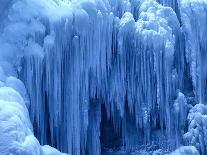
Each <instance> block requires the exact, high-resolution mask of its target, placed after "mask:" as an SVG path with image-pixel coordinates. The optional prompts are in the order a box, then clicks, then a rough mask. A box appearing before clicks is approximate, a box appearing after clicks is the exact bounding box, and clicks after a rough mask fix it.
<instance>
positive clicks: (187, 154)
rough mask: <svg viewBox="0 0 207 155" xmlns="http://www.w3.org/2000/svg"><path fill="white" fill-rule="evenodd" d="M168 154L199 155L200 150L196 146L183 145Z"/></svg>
mask: <svg viewBox="0 0 207 155" xmlns="http://www.w3.org/2000/svg"><path fill="white" fill-rule="evenodd" d="M168 155H199V152H198V150H197V149H196V148H195V147H194V146H183V147H180V148H178V149H177V150H175V151H174V152H172V153H170V154H168Z"/></svg>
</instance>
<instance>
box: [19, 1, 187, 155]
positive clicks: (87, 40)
mask: <svg viewBox="0 0 207 155" xmlns="http://www.w3.org/2000/svg"><path fill="white" fill-rule="evenodd" d="M120 2H122V1H120ZM117 3H118V2H117V1H116V2H115V4H117ZM128 4H130V3H129V2H128ZM102 5H103V4H102ZM102 5H100V4H99V3H98V2H97V3H92V2H82V3H81V4H80V7H81V9H79V10H74V11H73V13H71V14H70V15H68V16H67V17H65V18H63V19H62V20H61V21H58V22H57V23H55V24H53V25H52V26H49V27H47V28H46V31H47V33H48V35H47V36H46V37H45V39H44V44H43V50H44V52H45V56H44V58H43V59H42V54H38V57H37V56H36V55H33V54H30V55H27V56H25V57H24V59H23V60H22V66H23V67H24V68H23V70H22V74H21V75H22V80H23V81H24V82H25V85H27V87H28V91H29V94H30V96H31V98H30V99H31V105H32V106H31V108H30V111H31V119H32V122H33V124H34V126H35V133H36V134H37V136H38V137H39V139H40V142H41V143H49V144H51V145H53V146H57V148H58V149H60V150H63V151H66V152H68V153H70V154H85V153H86V154H87V153H88V154H92V155H93V154H94V155H95V154H99V153H100V147H101V146H100V145H101V144H100V141H99V136H100V129H99V126H100V123H101V104H105V107H106V111H107V114H108V117H111V118H113V124H114V126H115V128H116V129H117V130H119V129H120V128H121V129H122V137H123V142H122V143H123V145H125V146H126V148H128V149H130V148H131V147H133V146H134V144H136V143H137V140H136V139H140V142H141V141H143V142H144V143H143V142H142V144H149V143H150V142H151V141H152V139H153V138H152V135H153V134H154V133H153V132H154V130H156V128H157V126H160V130H161V133H162V135H163V136H164V135H168V137H167V139H160V140H161V141H166V140H169V142H166V145H165V146H168V145H167V144H168V143H171V142H170V139H171V138H172V137H170V135H172V134H171V133H172V132H173V131H170V129H171V126H172V125H173V122H172V121H173V120H171V116H170V113H171V112H170V110H171V109H170V106H172V100H173V98H174V97H175V96H176V89H178V88H179V84H178V77H177V70H178V72H181V73H180V74H179V75H181V74H183V73H182V72H183V71H181V70H179V69H180V68H177V70H176V69H174V68H173V62H174V55H175V53H174V51H175V50H174V49H175V48H176V46H175V42H176V41H177V39H179V33H180V32H179V22H178V20H177V17H176V14H175V13H174V12H173V10H172V9H171V8H166V7H163V6H161V5H159V4H158V3H156V2H155V1H153V0H150V1H145V2H142V4H141V6H139V19H138V20H137V21H135V20H134V17H133V15H132V14H131V13H130V12H128V11H131V10H130V7H129V9H124V10H125V11H126V12H125V13H122V14H123V16H122V15H121V16H122V18H121V19H119V18H118V17H117V16H116V13H117V10H116V9H115V10H112V11H115V12H114V14H113V13H111V12H110V11H108V10H107V9H105V8H104V6H102ZM113 5H114V4H113ZM112 9H113V8H112ZM124 10H122V11H124ZM119 11H120V10H119ZM119 13H120V12H119ZM82 25H84V27H83V26H82ZM60 27H62V29H59V28H60ZM62 34H66V35H64V36H63V35H62ZM40 39H41V38H40ZM37 42H41V41H37ZM94 42H95V44H94ZM28 46H30V45H28ZM33 46H34V45H33ZM29 49H30V47H29ZM35 49H39V48H35ZM178 50H179V49H178ZM40 51H41V49H40ZM40 51H39V52H40ZM26 53H29V52H26ZM30 53H31V52H30ZM32 53H37V52H32ZM152 64H153V65H152ZM176 65H182V64H179V62H178V63H177V64H176ZM176 67H179V66H176ZM28 71H29V73H28ZM138 81H140V82H138ZM34 89H36V90H37V94H34V93H33V91H32V90H34ZM155 92H156V93H155ZM33 106H34V107H33ZM39 109H41V111H40V110H39ZM126 109H128V110H127V111H126ZM129 116H132V117H134V121H135V122H136V123H135V122H134V121H133V120H131V121H130V120H128V119H129V118H128V117H129ZM47 122H49V123H47ZM45 125H49V129H48V130H49V131H46V130H45V129H46V128H47V127H46V126H45ZM129 126H130V128H133V130H134V131H133V133H132V131H129ZM135 131H137V132H135ZM48 134H50V135H48ZM48 136H49V137H51V139H47V137H48ZM94 137H96V138H94ZM133 137H136V139H135V138H133ZM169 149H170V148H169ZM171 149H172V148H171ZM81 151H82V152H81Z"/></svg>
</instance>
